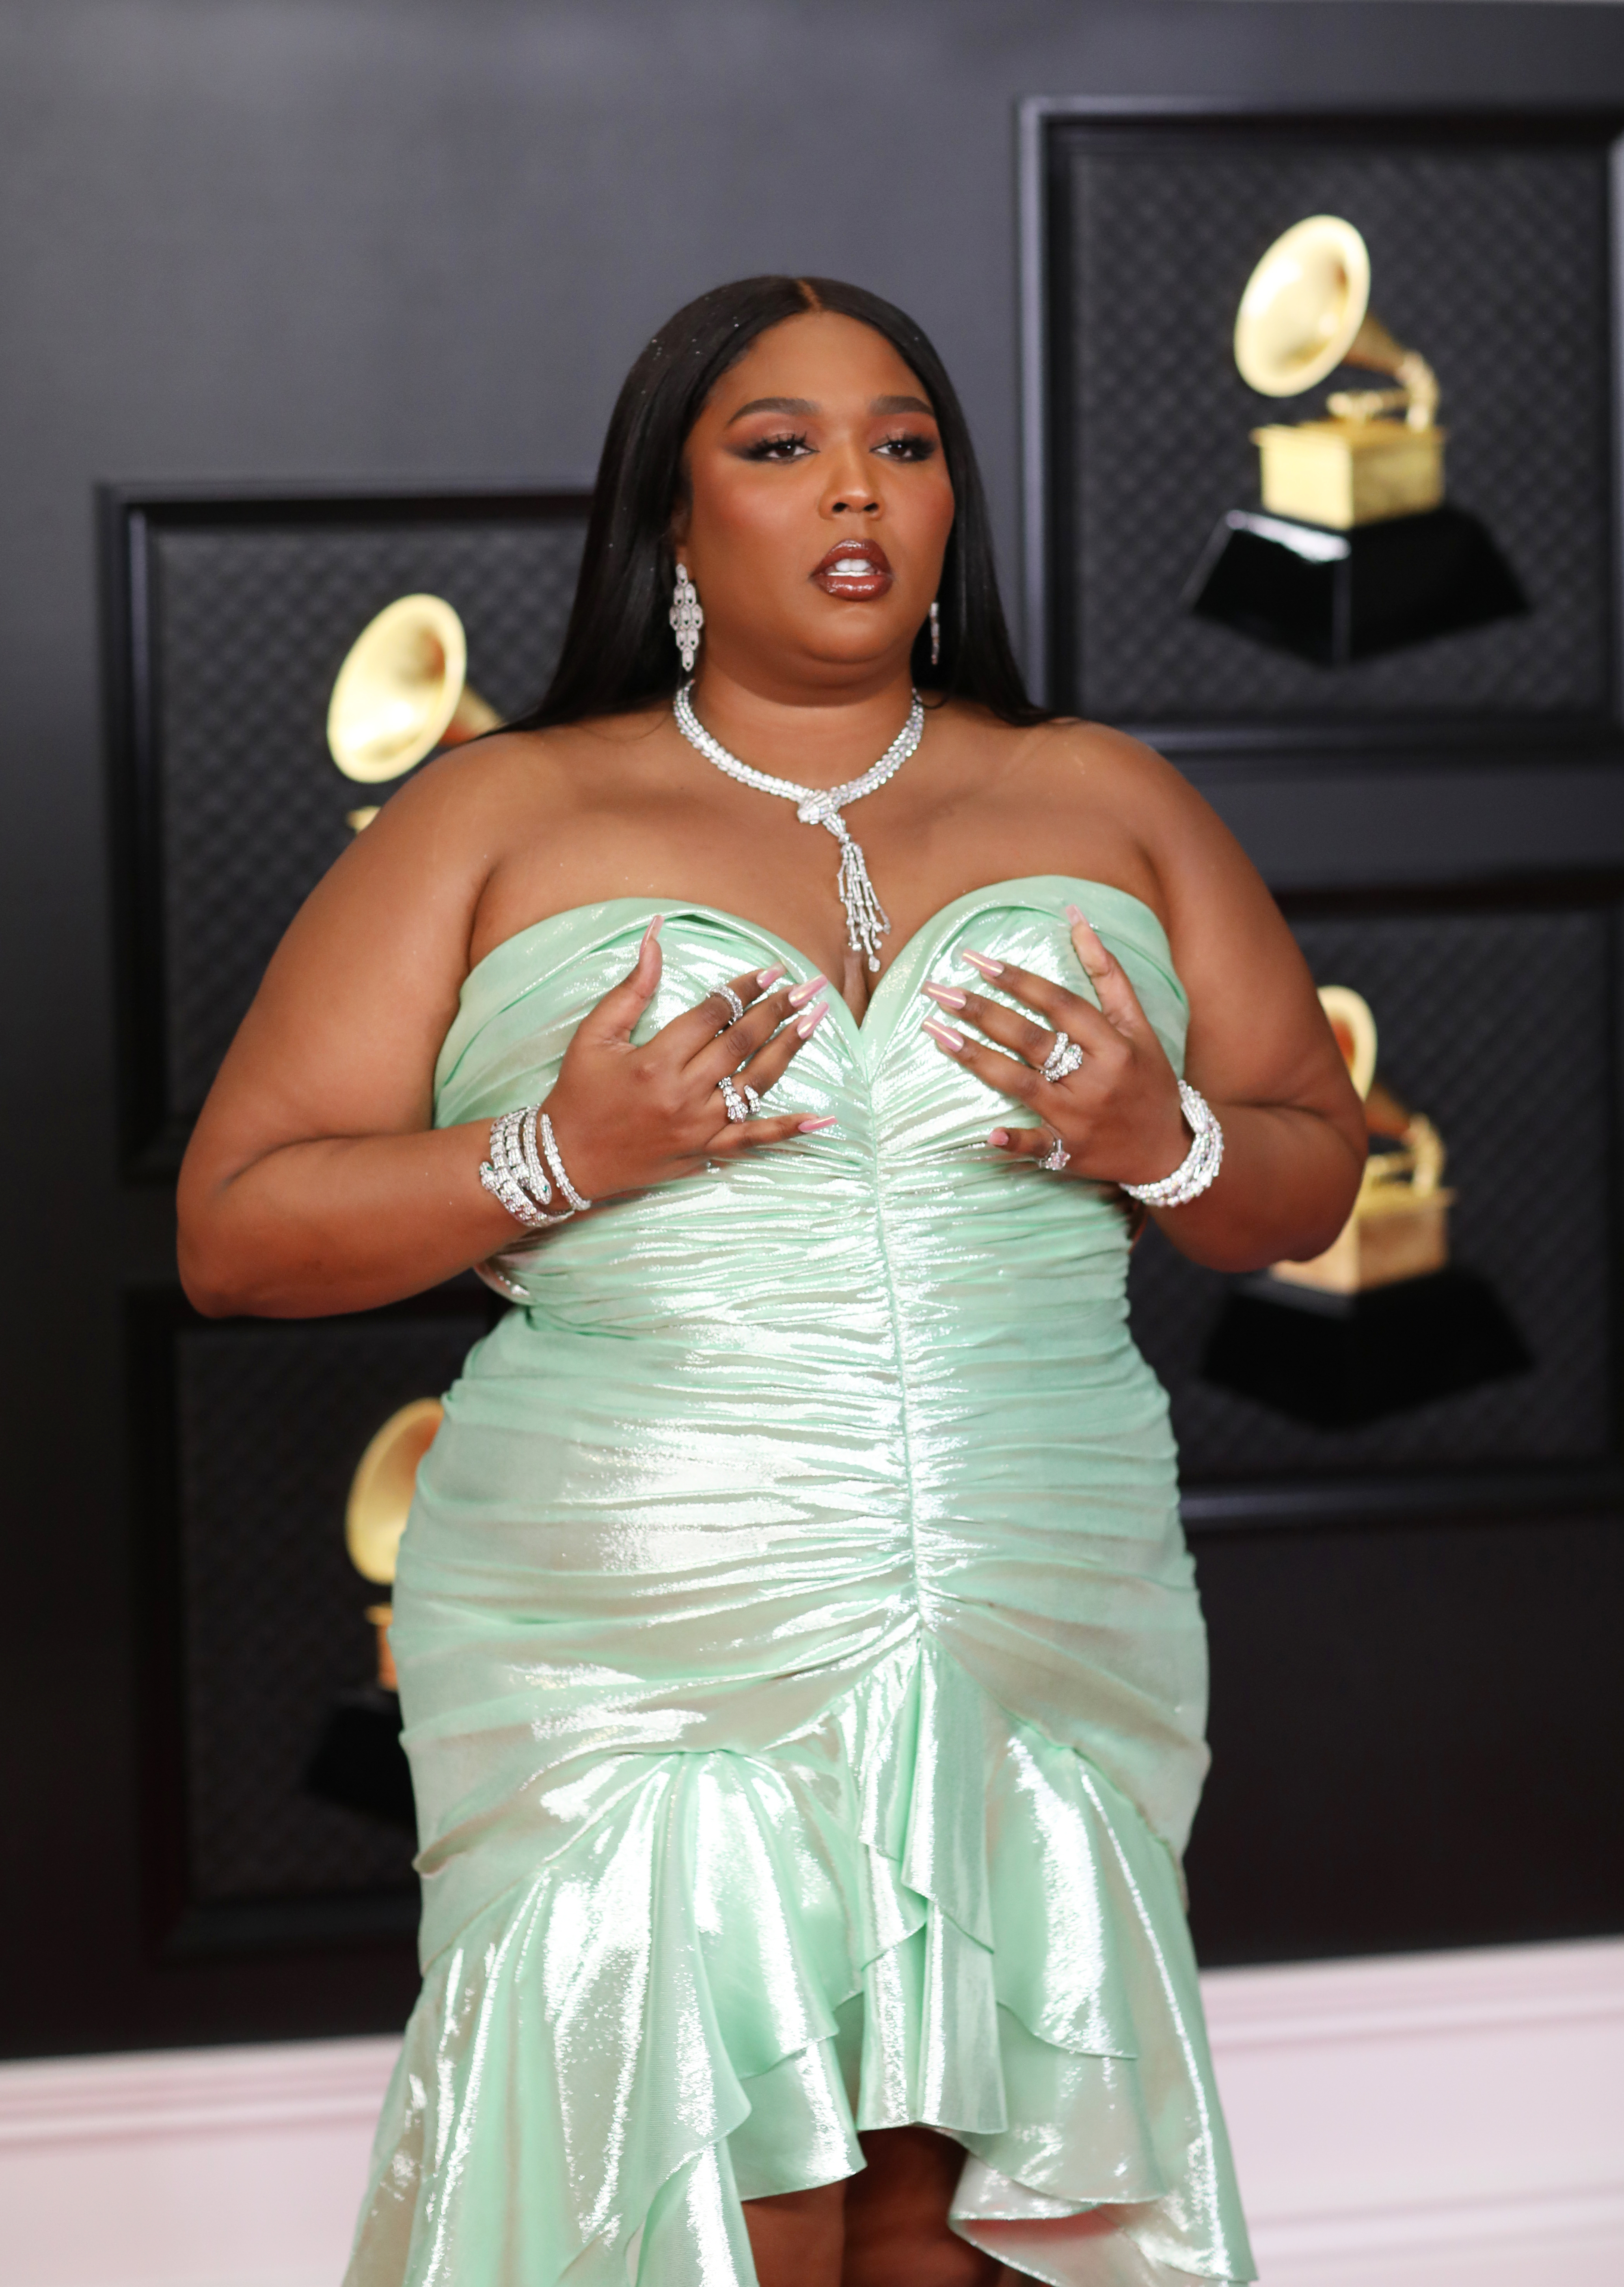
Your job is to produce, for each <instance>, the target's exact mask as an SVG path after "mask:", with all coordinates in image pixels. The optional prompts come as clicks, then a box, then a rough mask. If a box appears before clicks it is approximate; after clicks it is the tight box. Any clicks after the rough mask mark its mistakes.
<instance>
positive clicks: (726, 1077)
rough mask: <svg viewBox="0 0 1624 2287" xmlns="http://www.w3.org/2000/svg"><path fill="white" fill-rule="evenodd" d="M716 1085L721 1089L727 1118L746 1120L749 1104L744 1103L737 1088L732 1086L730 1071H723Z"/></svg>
mask: <svg viewBox="0 0 1624 2287" xmlns="http://www.w3.org/2000/svg"><path fill="white" fill-rule="evenodd" d="M716 1085H717V1087H718V1088H720V1089H721V1100H722V1102H723V1103H724V1104H726V1105H727V1107H728V1118H729V1120H748V1119H749V1117H750V1106H749V1105H748V1104H746V1103H745V1099H744V1097H743V1096H741V1095H740V1094H739V1092H738V1090H737V1088H735V1087H734V1085H733V1078H732V1074H731V1073H730V1072H723V1074H722V1076H721V1079H720V1080H718V1081H717V1083H716Z"/></svg>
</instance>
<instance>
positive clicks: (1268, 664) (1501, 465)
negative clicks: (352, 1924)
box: [1055, 131, 1612, 724]
mask: <svg viewBox="0 0 1624 2287" xmlns="http://www.w3.org/2000/svg"><path fill="white" fill-rule="evenodd" d="M1068 181H1069V189H1068V196H1069V202H1070V213H1069V217H1068V229H1069V235H1070V244H1071V249H1072V264H1071V278H1070V289H1071V293H1072V296H1073V300H1072V306H1071V310H1070V312H1069V313H1057V322H1058V324H1059V325H1060V327H1061V328H1062V329H1063V330H1064V331H1065V333H1066V336H1067V338H1068V340H1069V342H1070V344H1071V347H1070V356H1071V366H1072V379H1071V384H1070V389H1071V403H1070V405H1069V407H1068V408H1060V412H1059V414H1058V415H1057V417H1059V418H1060V419H1063V420H1066V421H1067V422H1068V424H1069V433H1070V434H1071V435H1072V436H1073V438H1074V439H1075V443H1074V445H1073V447H1072V450H1073V454H1074V458H1075V465H1076V491H1075V498H1074V500H1073V502H1072V503H1071V506H1070V513H1071V516H1072V518H1073V519H1074V525H1073V531H1072V535H1071V542H1070V546H1069V549H1068V557H1069V560H1070V562H1071V563H1072V564H1073V565H1074V566H1075V568H1076V578H1075V582H1073V583H1072V584H1073V585H1074V587H1075V593H1074V595H1073V598H1072V610H1071V632H1072V635H1073V637H1074V639H1075V650H1076V657H1075V663H1074V664H1075V672H1074V674H1073V676H1072V677H1071V688H1070V690H1069V691H1062V692H1057V693H1056V694H1055V695H1056V697H1057V698H1058V699H1061V700H1066V701H1067V702H1068V703H1070V704H1074V705H1076V707H1077V708H1079V709H1080V711H1082V712H1084V713H1085V714H1088V715H1093V716H1102V717H1105V718H1108V719H1110V720H1117V721H1138V722H1155V723H1164V724H1178V723H1183V722H1189V723H1197V722H1202V723H1212V722H1222V721H1224V720H1226V719H1227V720H1235V719H1251V720H1259V721H1268V720H1289V719H1290V718H1292V717H1305V716H1328V715H1329V716H1377V715H1382V714H1386V713H1406V714H1407V713H1420V714H1424V713H1426V712H1427V711H1429V710H1433V709H1446V710H1460V709H1465V710H1468V711H1471V712H1474V713H1475V712H1479V711H1481V712H1491V711H1492V712H1504V711H1514V712H1516V711H1520V712H1524V713H1533V714H1542V713H1547V712H1555V711H1564V710H1574V711H1578V712H1586V713H1592V714H1600V713H1602V712H1604V710H1605V708H1606V707H1607V704H1608V698H1609V680H1608V612H1609V597H1610V594H1611V575H1610V565H1609V531H1610V525H1611V516H1610V501H1611V490H1612V478H1611V474H1610V467H1609V452H1608V442H1607V392H1608V386H1609V384H1608V373H1609V344H1608V330H1607V329H1608V306H1609V297H1608V290H1607V275H1606V222H1605V186H1606V173H1605V159H1604V155H1603V154H1601V153H1599V152H1598V151H1596V149H1594V148H1591V149H1589V150H1586V149H1583V148H1578V149H1573V150H1557V149H1551V148H1549V147H1548V148H1543V149H1532V148H1525V149H1522V150H1512V149H1503V150H1502V149H1493V148H1477V149H1472V148H1457V149H1454V150H1447V151H1440V150H1431V149H1426V148H1422V147H1406V146H1403V145H1401V144H1400V145H1395V146H1387V147H1384V148H1375V149H1373V148H1371V147H1369V146H1364V147H1360V146H1357V145H1353V144H1343V145H1341V146H1338V145H1337V144H1336V142H1334V141H1332V142H1328V143H1326V144H1324V145H1322V146H1318V147H1314V146H1307V145H1305V144H1303V143H1301V142H1283V141H1280V140H1276V139H1272V138H1270V137H1268V136H1267V135H1266V134H1260V133H1257V132H1253V131H1249V132H1248V134H1247V137H1246V138H1245V140H1244V143H1242V141H1241V140H1239V139H1238V138H1233V137H1231V136H1228V135H1224V136H1221V137H1214V138H1212V139H1211V140H1210V142H1207V143H1205V144H1202V145H1201V146H1196V145H1194V144H1193V143H1192V142H1191V141H1190V140H1189V139H1188V138H1184V137H1180V136H1178V135H1170V136H1168V137H1167V138H1165V140H1164V141H1163V143H1162V144H1161V145H1160V146H1158V147H1156V148H1155V149H1150V148H1147V147H1146V146H1145V144H1144V142H1143V141H1142V140H1141V141H1140V143H1139V146H1138V147H1123V148H1122V149H1120V150H1108V149H1106V148H1104V147H1101V146H1100V145H1099V144H1098V143H1095V144H1089V143H1085V142H1080V143H1079V145H1078V146H1077V147H1076V149H1075V150H1074V151H1073V153H1072V154H1071V165H1070V173H1069V178H1068ZM1326 212H1328V213H1331V214H1341V215H1345V216H1347V217H1348V218H1350V220H1352V222H1354V223H1355V224H1357V226H1358V227H1359V228H1360V230H1361V231H1362V232H1363V233H1364V235H1365V237H1366V240H1367V241H1368V244H1369V248H1370V254H1371V264H1372V279H1373V293H1372V303H1373V306H1374V307H1375V308H1376V310H1377V311H1378V313H1380V314H1381V316H1382V317H1383V318H1384V320H1385V321H1386V322H1387V324H1388V325H1389V327H1390V328H1391V330H1392V331H1393V332H1394V333H1396V334H1397V335H1398V336H1399V338H1400V340H1404V341H1408V342H1413V343H1414V344H1415V347H1417V348H1418V349H1420V350H1422V351H1423V352H1424V353H1425V355H1426V356H1427V357H1428V358H1429V359H1430V360H1431V363H1432V364H1433V366H1434V368H1436V370H1437V372H1438V374H1439V378H1440V381H1441V383H1442V386H1443V392H1444V396H1443V405H1442V418H1443V422H1444V424H1445V426H1446V427H1447V430H1448V431H1449V443H1448V452H1447V473H1448V484H1449V492H1450V496H1451V498H1452V499H1454V500H1455V501H1456V502H1458V503H1460V504H1461V505H1462V507H1466V508H1470V509H1472V510H1476V512H1477V513H1478V515H1479V516H1481V517H1482V518H1484V519H1485V521H1486V523H1487V525H1488V526H1489V528H1490V530H1491V531H1492V532H1493V533H1494V536H1495V538H1496V539H1497V541H1498V542H1499V543H1500V546H1501V548H1502V550H1503V551H1504V553H1505V554H1506V556H1507V558H1509V560H1510V563H1511V565H1512V566H1513V567H1514V569H1515V571H1516V574H1517V577H1518V580H1519V581H1520V582H1521V583H1522V585H1523V587H1524V589H1525V592H1526V594H1527V596H1528V597H1529V600H1530V602H1531V604H1532V605H1533V612H1532V615H1531V616H1530V617H1529V618H1528V619H1526V620H1521V621H1502V622H1500V623H1497V624H1495V625H1494V626H1492V627H1487V628H1482V629H1471V630H1469V631H1467V632H1465V633H1462V634H1458V635H1451V636H1447V637H1439V638H1437V639H1435V640H1434V641H1432V642H1431V643H1427V644H1423V645H1418V646H1416V647H1415V648H1414V649H1411V650H1407V651H1402V652H1395V653H1389V654H1386V655H1385V656H1382V657H1378V658H1376V659H1370V660H1366V661H1360V662H1357V663H1355V664H1353V665H1352V666H1349V667H1345V668H1340V669H1335V670H1328V669H1321V668H1316V667H1313V666H1311V665H1309V664H1308V663H1306V662H1305V661H1301V660H1297V659H1294V658H1292V657H1289V656H1288V655H1285V654H1281V653H1273V652H1271V651H1267V650H1265V649H1264V648H1263V647H1261V646H1260V645H1257V644H1255V643H1252V642H1250V641H1249V640H1248V639H1247V638H1245V637H1242V636H1240V635H1237V634H1235V633H1234V632H1233V631H1232V630H1230V629H1226V628H1221V627H1214V626H1210V625H1207V624H1204V623H1202V621H1196V620H1193V619H1191V618H1190V617H1189V615H1188V614H1187V613H1186V612H1185V611H1184V610H1183V609H1182V608H1181V605H1180V600H1179V597H1180V590H1181V589H1182V587H1183V584H1184V582H1185V581H1186V578H1187V577H1188V575H1189V574H1190V572H1191V570H1192V567H1193V566H1194V564H1195V562H1196V560H1197V558H1199V556H1200V554H1201V551H1202V547H1203V545H1204V543H1205V542H1206V540H1207V538H1208V535H1209V534H1210V532H1211V531H1212V529H1213V527H1214V526H1215V525H1216V523H1217V521H1218V518H1219V517H1220V516H1222V515H1223V514H1224V512H1225V511H1226V510H1228V509H1232V508H1239V507H1250V506H1253V505H1255V504H1256V503H1257V450H1256V447H1254V446H1253V445H1252V444H1251V443H1250V436H1249V432H1250V430H1251V429H1252V428H1253V427H1254V426H1256V425H1257V423H1258V422H1259V421H1264V420H1272V419H1283V420H1296V419H1298V418H1301V417H1303V416H1304V415H1308V414H1310V413H1314V412H1318V411H1319V410H1320V408H1321V405H1322V401H1323V391H1316V392H1310V393H1309V394H1307V395H1305V396H1304V397H1303V398H1301V399H1288V400H1268V399H1265V398H1260V397H1257V396H1255V395H1254V394H1253V392H1251V391H1250V390H1249V389H1248V388H1247V386H1246V384H1244V383H1243V382H1242V379H1241V377H1240V376H1239V374H1238V373H1237V372H1236V370H1235V367H1234V357H1233V354H1232V348H1231V343H1232V336H1233V330H1234V315H1235V308H1236V305H1237V304H1238V302H1239V300H1240V297H1241V291H1242V287H1243V286H1244V285H1245V282H1246V280H1247V278H1248V276H1249V274H1250V271H1251V268H1252V265H1254V263H1255V262H1256V261H1257V257H1258V256H1259V255H1260V254H1262V252H1263V250H1264V249H1265V247H1266V246H1267V245H1268V244H1269V243H1270V241H1272V240H1273V238H1275V237H1276V236H1277V235H1278V234H1279V233H1280V232H1281V230H1283V229H1284V228H1285V227H1286V226H1288V225H1289V224H1290V223H1293V222H1296V221H1297V220H1299V219H1300V218H1302V217H1303V216H1305V215H1310V214H1316V213H1326ZM1350 380H1351V381H1352V385H1353V386H1356V387H1358V386H1368V385H1370V382H1369V376H1362V377H1361V376H1358V375H1353V374H1346V375H1344V376H1338V377H1337V382H1338V383H1339V384H1345V383H1346V382H1348V381H1350ZM1332 385H1335V384H1332V383H1328V384H1326V387H1330V386H1332ZM1061 584H1062V586H1064V585H1065V584H1066V582H1065V580H1064V578H1062V582H1061ZM1066 647H1067V646H1066V642H1065V640H1064V635H1063V637H1062V642H1061V645H1060V648H1061V650H1062V651H1063V650H1064V649H1065V648H1066Z"/></svg>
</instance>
